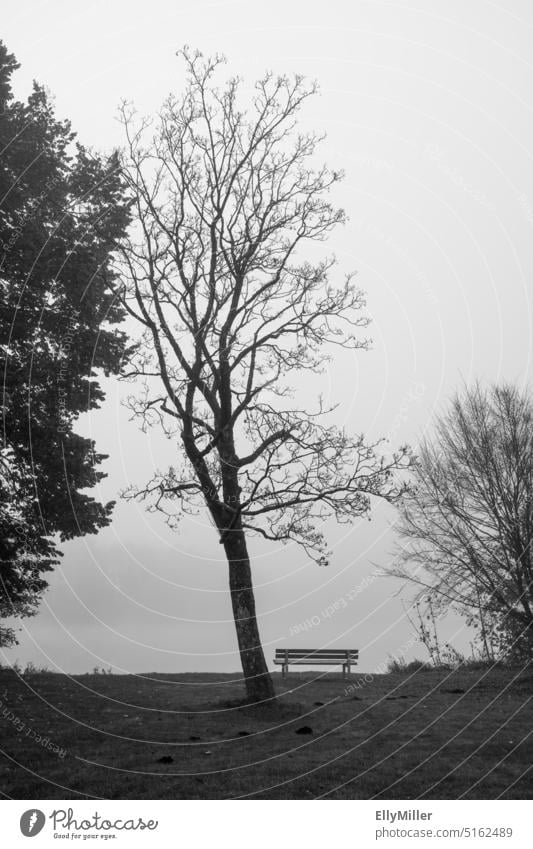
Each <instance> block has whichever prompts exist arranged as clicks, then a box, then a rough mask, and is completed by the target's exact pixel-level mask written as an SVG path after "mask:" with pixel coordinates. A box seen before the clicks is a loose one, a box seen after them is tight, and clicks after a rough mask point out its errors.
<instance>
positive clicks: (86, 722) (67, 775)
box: [0, 670, 533, 799]
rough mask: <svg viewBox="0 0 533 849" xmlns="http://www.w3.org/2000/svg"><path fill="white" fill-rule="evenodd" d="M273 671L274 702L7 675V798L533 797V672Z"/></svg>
mask: <svg viewBox="0 0 533 849" xmlns="http://www.w3.org/2000/svg"><path fill="white" fill-rule="evenodd" d="M274 678H275V681H276V688H277V691H278V693H279V695H280V697H281V698H279V699H278V701H277V703H275V704H270V705H264V706H259V707H248V706H246V705H244V704H243V703H242V698H243V688H242V685H241V684H240V683H239V682H238V681H236V680H234V676H233V677H232V676H219V675H146V676H118V675H80V676H75V677H70V678H69V677H66V676H63V675H54V674H50V673H48V674H46V673H45V674H42V673H32V674H25V675H24V676H22V677H20V676H17V675H16V674H15V673H14V672H12V671H10V670H0V738H1V739H0V746H1V749H2V755H1V756H0V758H1V759H0V790H1V791H2V793H3V794H4V796H6V797H11V798H16V799H24V798H26V799H31V798H49V799H53V798H72V799H76V798H91V797H96V798H108V799H116V798H134V799H142V798H161V799H168V798H172V799H176V798H177V799H180V798H187V799H197V798H202V799H205V798H206V799H213V798H239V797H246V798H261V799H311V798H316V797H327V798H336V799H346V798H361V799H363V798H365V799H368V798H383V799H394V798H404V799H415V798H426V799H432V798H436V799H439V798H440V799H457V798H466V799H476V798H496V797H501V798H508V799H510V798H514V799H516V798H521V799H523V798H531V790H532V783H533V782H532V778H533V774H532V772H531V764H532V763H533V746H532V742H531V736H530V735H531V731H532V729H533V711H532V710H531V697H532V694H533V674H532V671H531V670H530V671H529V672H528V671H522V672H519V671H518V670H514V671H513V670H493V671H490V672H487V671H475V672H473V671H455V672H436V671H431V672H418V673H415V674H411V675H409V674H401V673H394V674H389V675H376V676H375V677H372V676H366V678H365V677H364V676H362V675H359V676H357V675H353V676H351V679H350V681H349V682H345V681H343V680H342V677H341V676H340V675H336V674H321V673H318V672H316V671H315V674H314V675H312V674H309V673H305V674H299V673H298V672H294V673H291V674H290V675H289V676H288V678H287V679H285V680H282V679H281V677H280V676H279V675H275V676H274ZM347 688H348V689H347ZM301 729H307V732H306V733H302V732H301ZM299 731H300V733H298V732H299ZM39 737H40V738H41V739H40V740H39ZM58 748H59V749H61V750H62V751H60V752H58V751H57V750H58ZM54 749H55V751H54Z"/></svg>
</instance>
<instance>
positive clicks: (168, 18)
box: [2, 0, 533, 673]
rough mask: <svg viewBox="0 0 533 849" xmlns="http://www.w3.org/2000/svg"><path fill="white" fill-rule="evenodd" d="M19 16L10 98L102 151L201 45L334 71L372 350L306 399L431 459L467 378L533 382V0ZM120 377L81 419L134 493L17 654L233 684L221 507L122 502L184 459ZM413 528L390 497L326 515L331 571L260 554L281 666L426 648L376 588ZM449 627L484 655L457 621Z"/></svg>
mask: <svg viewBox="0 0 533 849" xmlns="http://www.w3.org/2000/svg"><path fill="white" fill-rule="evenodd" d="M2 23H3V27H2V38H3V39H4V41H5V43H6V45H7V47H8V49H9V50H10V51H11V52H13V53H15V55H16V57H17V59H18V61H19V62H20V63H21V66H22V67H21V69H20V70H19V71H17V72H16V74H15V76H14V93H15V96H16V97H19V98H23V97H24V96H25V95H27V93H28V92H29V90H30V87H31V82H32V79H33V78H36V79H37V80H38V81H39V82H40V83H42V84H45V85H46V86H48V87H49V88H50V91H51V92H52V93H53V95H54V96H55V104H56V113H57V116H58V117H59V118H65V117H67V118H69V119H71V121H72V125H73V129H74V130H75V131H76V132H77V133H78V135H79V138H80V141H82V142H83V143H84V144H87V145H89V146H92V147H94V148H96V149H98V150H110V149H111V148H113V147H116V146H120V145H121V144H122V143H123V137H122V128H121V127H120V125H119V123H118V121H117V107H118V105H119V102H120V101H121V99H122V98H126V99H128V100H132V101H134V103H135V104H136V106H137V108H138V110H139V112H140V113H153V112H155V111H157V109H158V107H159V106H160V104H161V103H162V101H163V100H164V98H165V97H166V96H167V94H168V93H169V92H171V91H179V90H180V88H181V87H182V85H183V81H184V78H183V67H182V64H181V63H180V61H179V59H178V58H177V57H176V55H175V53H176V50H178V49H179V48H180V47H181V46H182V45H183V44H185V43H187V44H189V45H191V46H192V47H193V48H196V47H198V48H199V49H201V50H202V51H203V52H204V53H206V54H212V53H215V52H220V53H224V54H225V55H226V56H227V58H228V71H229V72H230V73H232V74H239V75H241V76H242V77H243V78H244V80H245V83H246V85H247V86H248V85H249V86H252V85H253V82H254V81H255V79H256V78H257V77H259V76H261V75H262V74H263V72H264V71H265V70H266V69H272V70H273V71H274V72H275V73H293V72H298V73H302V74H304V75H305V76H307V77H310V78H312V79H317V80H318V82H319V84H320V89H321V94H320V95H319V96H317V97H314V98H312V99H311V100H309V101H307V105H306V106H305V108H304V111H303V113H302V119H301V126H302V128H303V129H314V130H316V131H318V132H322V131H323V132H326V133H327V139H326V140H325V141H324V142H323V144H322V146H321V151H320V152H321V155H322V157H323V159H324V161H326V162H327V163H328V164H329V165H330V167H332V168H336V169H344V171H345V172H346V178H345V180H344V182H343V183H342V184H341V185H340V187H339V188H338V189H336V191H335V195H334V196H333V198H332V200H333V201H334V202H335V203H337V204H338V205H341V206H343V207H344V208H345V209H346V211H347V213H348V215H349V222H348V224H347V226H346V227H344V228H342V229H341V230H339V231H337V232H336V234H335V235H334V236H333V237H332V238H331V239H330V240H329V241H328V242H327V243H326V244H325V245H324V252H327V253H329V252H331V251H334V252H335V253H336V254H337V257H338V260H339V268H338V274H339V276H340V275H342V274H343V272H346V271H350V270H353V269H356V270H357V271H358V278H357V280H358V284H359V286H360V287H361V288H362V289H364V290H365V291H366V293H367V308H366V313H367V315H369V316H370V317H371V319H372V323H371V325H370V327H369V328H368V335H370V336H371V337H372V339H373V345H372V348H371V350H370V351H368V352H364V351H355V352H348V351H334V352H333V357H334V358H333V360H332V362H331V363H329V364H328V367H327V369H326V371H325V373H324V375H323V376H322V380H321V381H319V382H317V381H316V380H315V379H314V378H313V379H312V380H310V379H309V377H306V379H305V381H304V382H303V383H302V385H301V386H300V389H299V396H298V397H299V398H301V399H302V401H303V402H304V404H308V405H309V406H310V407H311V406H312V404H313V400H314V399H315V398H316V396H317V393H318V391H322V392H323V394H324V398H325V400H326V401H328V402H331V403H333V402H338V403H339V408H338V411H337V416H336V421H337V422H338V423H339V424H343V425H344V426H345V427H346V429H347V430H348V431H350V432H355V433H359V432H363V433H364V434H365V435H366V436H367V438H368V439H369V440H373V439H376V438H378V437H380V436H385V437H387V438H388V439H389V440H390V443H389V450H394V449H395V448H397V447H398V446H399V445H400V444H402V443H405V442H408V443H410V444H411V445H412V446H413V448H414V449H415V450H416V445H417V443H418V442H419V440H420V438H421V437H422V436H423V435H424V434H426V433H430V432H431V422H432V418H433V416H434V414H435V413H436V412H439V411H441V410H442V409H443V407H444V406H445V405H446V403H447V401H448V399H449V397H450V395H451V394H452V393H453V392H454V390H455V389H457V388H459V387H460V386H461V385H463V384H464V383H466V384H469V383H471V382H472V381H473V380H474V379H476V378H479V379H481V380H482V381H486V382H493V381H501V380H509V381H512V382H514V383H516V384H517V385H518V386H519V387H520V388H523V387H525V386H527V385H529V384H530V377H531V320H532V311H531V301H530V289H531V283H530V281H531V279H532V271H533V268H532V265H533V238H532V237H533V164H532V156H531V151H532V150H533V121H532V120H531V118H532V107H531V95H530V92H531V91H532V90H533V67H532V64H531V62H530V61H529V56H530V52H531V51H530V45H531V36H532V31H533V8H531V7H530V6H529V4H528V3H526V2H523V0H513V2H511V0H506V2H502V3H498V4H495V3H491V2H483V1H482V0H470V2H469V3H468V4H464V3H462V2H458V1H457V0H453V1H452V2H444V0H434V2H432V3H431V4H428V3H427V2H426V0H410V2H409V3H404V2H387V3H386V2H377V0H370V2H361V0H356V2H347V0H344V1H343V2H340V0H332V2H330V3H328V4H324V3H319V2H300V0H292V2H291V3H281V2H279V0H273V1H272V2H271V3H270V4H268V7H265V6H264V4H250V3H245V2H222V0H218V2H212V3H198V2H195V3H185V2H171V0H152V2H151V3H150V4H141V3H140V2H125V0H118V1H117V0H115V2H113V3H111V4H109V3H107V4H106V3H103V2H89V3H87V4H84V5H83V6H82V5H79V4H72V3H68V2H66V0H65V2H59V0H53V1H52V2H35V0H30V1H29V2H26V3H24V4H21V3H15V2H11V0H5V2H4V3H3V21H2ZM363 332H364V331H363ZM319 384H320V385H319ZM102 386H103V387H104V388H105V390H106V392H107V401H106V403H105V405H104V406H103V407H102V408H101V409H100V410H97V411H93V412H92V413H91V414H90V415H87V416H85V417H83V418H82V419H81V420H80V422H79V425H78V427H77V428H76V430H77V431H78V432H80V433H83V434H84V435H90V436H91V437H92V438H94V439H95V440H96V447H97V450H98V451H100V452H102V453H107V454H109V459H108V460H107V461H106V462H105V464H104V465H103V467H102V468H103V470H105V471H106V472H107V473H108V477H107V478H106V479H105V481H103V483H102V485H101V486H100V488H99V490H98V491H97V488H95V489H94V490H93V491H92V492H91V494H92V495H94V496H95V497H97V498H98V499H99V500H104V501H105V500H108V499H113V498H117V506H116V508H115V513H114V520H113V523H112V525H111V526H110V527H108V528H105V529H104V530H103V531H101V532H100V533H99V534H98V535H96V536H87V537H84V538H80V539H77V540H75V541H73V542H70V543H68V544H66V545H64V546H63V551H64V558H63V560H62V563H61V564H60V566H59V567H57V568H56V570H55V571H54V572H53V573H51V575H50V580H49V583H50V587H49V589H48V591H47V592H46V593H45V596H44V599H43V602H42V604H41V607H40V611H39V613H38V614H37V616H35V617H33V618H30V619H26V620H22V621H19V622H17V626H18V627H21V628H22V631H21V632H20V645H19V646H15V647H14V648H12V649H10V650H7V651H5V657H6V659H8V660H9V661H14V660H16V659H18V660H19V662H21V663H23V664H24V663H27V662H28V661H32V662H34V663H35V664H37V665H46V666H48V667H49V668H50V669H56V670H59V671H65V672H72V673H74V672H83V671H89V670H90V671H92V669H93V668H94V667H96V666H98V667H105V668H107V667H112V668H113V670H114V671H115V672H122V671H124V672H148V671H156V670H157V671H173V672H180V671H216V670H221V671H235V670H237V669H239V665H240V664H239V656H238V652H237V646H236V639H235V632H234V623H233V617H232V612H231V604H230V598H229V593H228V591H227V566H226V564H225V558H224V553H223V551H222V550H220V546H219V544H218V538H217V534H216V533H215V531H214V529H213V528H212V527H211V525H210V524H209V522H208V519H207V516H206V514H204V513H201V514H199V515H198V516H196V517H193V518H184V519H183V521H182V523H181V529H180V532H179V533H174V532H172V531H171V530H169V529H168V528H167V526H166V525H165V523H164V519H163V517H162V516H160V515H157V514H152V513H147V512H146V510H145V507H144V505H143V504H142V503H132V502H127V503H126V502H124V501H121V500H120V498H119V497H118V493H119V491H120V490H122V489H124V488H126V487H127V486H128V485H129V484H131V483H138V484H141V483H143V482H144V481H147V480H148V479H149V478H150V477H151V475H152V473H153V471H154V469H156V468H164V467H165V466H166V465H168V464H170V463H174V464H176V461H177V454H176V450H175V447H174V445H173V444H172V443H170V442H168V441H167V440H166V439H165V438H164V436H163V435H162V433H161V431H159V430H158V429H153V430H151V431H150V432H149V433H148V434H143V433H141V432H140V430H139V429H138V426H137V423H136V422H132V421H129V417H130V413H129V411H128V410H127V409H125V408H124V407H123V406H122V404H121V401H122V400H123V399H124V398H125V397H126V396H127V395H128V394H130V393H131V392H132V391H133V387H132V386H131V385H128V384H118V383H117V382H116V380H114V379H110V380H105V379H103V380H102ZM304 404H302V406H303V405H304ZM395 519H396V515H395V511H394V510H393V509H392V508H390V507H389V506H387V505H386V504H384V503H379V502H376V503H375V505H374V510H373V513H372V521H371V522H368V521H366V520H359V521H357V522H355V523H354V524H353V525H350V526H337V525H335V523H331V525H328V527H327V536H328V540H329V543H330V546H331V549H332V551H333V556H332V558H331V562H330V565H329V566H328V567H324V568H321V567H319V566H317V565H316V564H315V563H314V562H312V561H310V560H309V559H308V558H307V557H306V555H305V552H304V551H303V550H301V549H299V548H298V547H297V546H296V545H292V544H291V545H287V546H280V545H278V544H275V543H271V544H266V543H261V542H260V541H258V540H255V539H254V540H253V541H251V545H250V553H251V555H252V563H253V574H254V582H255V592H256V602H257V609H258V617H259V626H260V630H261V634H262V637H263V643H264V648H265V652H266V657H267V660H268V661H269V663H270V662H271V660H272V657H273V655H274V649H275V648H276V647H278V648H279V647H305V648H319V647H326V646H337V647H339V648H358V649H359V651H360V658H361V659H360V667H359V668H360V669H361V670H362V671H372V670H374V669H376V668H378V667H379V666H380V664H382V663H384V662H386V661H387V657H388V656H389V655H394V654H398V653H400V654H405V657H406V658H407V659H410V658H412V657H414V656H419V657H422V658H424V659H425V650H424V649H423V647H422V646H421V645H419V644H416V643H415V642H414V637H413V631H412V628H411V626H410V624H409V622H408V620H407V618H406V616H405V611H404V607H403V606H402V599H403V600H404V604H405V602H407V601H408V600H409V599H410V598H412V596H413V589H412V588H409V587H407V588H405V590H404V591H403V592H402V594H401V595H398V593H399V591H400V590H401V584H400V583H399V582H398V581H396V580H393V579H390V578H386V577H379V578H376V577H374V576H375V575H376V574H377V573H378V572H379V571H381V570H383V569H384V568H386V567H387V565H388V564H389V563H390V562H391V559H392V553H393V548H394V543H395V534H394V527H393V526H394V522H395ZM306 621H308V624H307V630H305V624H304V623H306ZM302 626H303V627H302ZM441 635H442V637H443V639H450V641H451V642H452V643H453V644H454V646H455V647H456V648H457V649H459V650H464V649H465V648H466V649H468V642H469V639H470V635H469V633H468V632H467V629H466V628H465V627H464V623H463V622H462V621H461V620H459V619H458V618H455V617H450V619H449V621H447V622H446V623H444V624H443V626H442V630H441ZM270 665H271V663H270Z"/></svg>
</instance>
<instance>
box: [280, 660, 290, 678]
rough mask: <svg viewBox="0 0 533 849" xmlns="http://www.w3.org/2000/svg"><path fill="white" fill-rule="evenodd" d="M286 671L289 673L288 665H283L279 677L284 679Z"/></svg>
mask: <svg viewBox="0 0 533 849" xmlns="http://www.w3.org/2000/svg"><path fill="white" fill-rule="evenodd" d="M288 671H289V665H288V664H285V663H284V664H283V666H282V667H281V677H282V678H285V676H286V674H287V672H288Z"/></svg>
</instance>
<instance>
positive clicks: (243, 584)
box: [224, 528, 275, 702]
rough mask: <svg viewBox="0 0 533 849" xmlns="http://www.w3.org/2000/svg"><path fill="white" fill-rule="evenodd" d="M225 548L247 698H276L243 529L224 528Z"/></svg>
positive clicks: (258, 700) (256, 699) (255, 699)
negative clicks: (258, 615) (257, 609)
mask: <svg viewBox="0 0 533 849" xmlns="http://www.w3.org/2000/svg"><path fill="white" fill-rule="evenodd" d="M224 550H225V552H226V555H227V558H228V564H229V585H230V592H231V604H232V607H233V617H234V619H235V629H236V631H237V642H238V645H239V652H240V655H241V663H242V670H243V673H244V679H245V683H246V692H247V694H248V697H249V698H250V699H251V700H252V701H254V702H260V701H264V700H266V699H273V698H275V692H274V685H273V683H272V678H271V677H270V673H269V671H268V668H267V665H266V661H265V655H264V653H263V647H262V645H261V639H260V637H259V629H258V627H257V619H256V615H255V599H254V590H253V586H252V570H251V568H250V558H249V557H248V550H247V548H246V538H245V535H244V531H243V530H242V528H232V529H231V530H229V531H226V538H225V540H224Z"/></svg>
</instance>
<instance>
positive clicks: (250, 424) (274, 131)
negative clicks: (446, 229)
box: [117, 49, 407, 699]
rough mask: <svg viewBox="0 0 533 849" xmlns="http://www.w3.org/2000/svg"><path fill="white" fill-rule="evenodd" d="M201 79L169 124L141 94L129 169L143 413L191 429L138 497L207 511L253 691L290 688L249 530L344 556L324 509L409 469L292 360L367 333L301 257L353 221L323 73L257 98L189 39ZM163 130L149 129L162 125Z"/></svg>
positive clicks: (350, 508)
mask: <svg viewBox="0 0 533 849" xmlns="http://www.w3.org/2000/svg"><path fill="white" fill-rule="evenodd" d="M182 55H183V57H184V59H185V62H186V68H187V74H188V76H187V84H186V87H185V90H184V93H183V95H182V96H181V97H179V98H176V97H169V99H168V100H167V101H166V102H165V104H164V106H163V108H162V110H161V112H160V115H159V118H158V120H157V121H156V122H151V121H148V120H140V121H138V120H137V119H136V117H135V114H134V112H133V111H132V110H131V108H130V107H127V106H124V108H123V111H122V116H123V121H124V125H125V130H126V136H127V150H126V153H125V155H124V169H125V172H126V175H127V179H128V181H129V184H130V187H131V189H132V194H133V197H134V208H133V209H134V221H135V224H134V227H133V229H132V232H131V237H130V239H129V241H128V242H127V243H126V244H125V245H124V247H123V250H122V253H121V257H122V258H121V265H122V268H121V271H122V279H123V286H122V288H121V289H120V290H117V295H118V296H119V297H120V298H121V300H122V302H123V303H124V305H125V306H126V308H127V309H128V311H129V313H130V315H132V316H134V317H135V319H137V321H139V322H140V324H141V325H142V326H143V339H142V344H141V346H140V348H139V350H138V355H137V358H136V360H135V362H134V367H133V369H132V370H131V371H129V372H128V376H130V377H133V378H134V379H137V378H138V377H139V375H141V376H143V377H144V378H146V380H145V381H144V391H143V393H142V396H141V397H137V398H135V399H133V400H132V402H131V403H132V408H133V410H134V412H135V413H136V414H137V415H139V416H141V417H142V419H143V422H144V424H145V425H146V426H148V425H150V424H152V423H153V422H154V421H156V420H157V421H159V422H161V424H162V425H163V428H164V429H165V431H166V432H167V435H170V436H172V435H174V434H177V435H179V438H180V439H181V449H182V452H181V454H182V457H183V460H184V462H182V464H181V465H180V467H179V469H178V468H174V467H173V468H170V469H169V470H168V471H166V472H165V473H162V474H157V475H156V476H155V477H154V479H153V480H152V481H151V482H150V483H149V484H148V485H147V486H146V487H144V488H143V489H141V490H134V491H133V492H132V493H131V495H132V496H134V497H141V498H148V499H150V503H151V505H152V507H155V508H156V509H159V510H162V511H164V512H165V513H166V514H167V516H168V518H169V520H170V521H174V520H175V519H176V516H177V515H178V513H179V512H183V511H185V512H188V511H195V510H197V509H198V507H199V505H201V504H203V505H204V506H205V505H207V509H208V511H209V514H210V516H211V518H212V521H213V523H214V525H215V527H216V529H217V532H218V534H219V540H220V543H221V544H222V545H223V546H224V551H225V554H226V557H227V561H228V564H229V584H230V591H231V600H232V606H233V614H234V618H235V625H236V630H237V639H238V645H239V650H240V654H241V660H242V666H243V671H244V676H245V680H246V685H247V691H248V695H249V696H250V697H252V698H254V699H264V698H271V697H272V696H273V695H274V690H273V686H272V681H271V678H270V675H269V673H268V669H267V665H266V663H265V659H264V655H263V650H262V647H261V642H260V637H259V631H258V627H257V621H256V611H255V602H254V594H253V589H252V577H251V569H250V560H249V555H248V549H247V536H248V535H249V534H257V535H260V536H261V537H264V538H265V539H268V540H283V541H289V540H293V541H295V542H297V543H300V544H301V545H303V546H304V547H305V549H306V551H307V552H308V553H309V554H310V555H311V556H313V557H315V558H317V559H322V560H324V559H325V558H326V549H325V544H324V539H323V536H322V534H321V532H320V530H318V529H317V523H319V522H321V521H322V520H323V519H325V518H326V517H328V516H335V517H336V518H337V519H338V520H339V521H351V520H353V519H354V517H357V516H361V515H363V514H366V513H367V512H368V511H369V509H370V497H371V496H372V495H379V496H383V497H385V498H393V497H395V496H396V495H397V493H398V486H397V484H395V483H394V481H393V479H392V473H393V471H394V470H395V469H396V468H397V467H399V466H401V465H402V464H403V462H404V460H405V458H406V456H407V452H406V450H402V451H401V452H400V453H399V454H398V455H397V456H394V457H393V458H391V459H390V460H389V461H388V462H386V461H385V460H384V459H381V458H380V457H378V456H377V453H376V446H377V443H376V444H373V445H367V444H365V443H364V441H363V438H362V437H356V438H351V437H349V436H347V435H346V434H345V433H344V432H343V431H342V430H340V429H339V428H337V427H335V426H333V425H327V424H326V423H325V422H326V421H327V418H326V417H327V414H328V412H331V411H328V410H326V409H324V407H323V406H322V404H321V403H319V404H318V405H317V409H316V411H314V412H309V411H308V410H307V409H302V408H301V407H298V406H294V405H293V402H292V401H291V398H292V392H291V390H290V389H289V387H288V386H287V385H286V384H285V377H286V375H288V373H291V372H294V373H297V372H301V371H307V372H309V371H310V372H319V371H320V370H321V368H322V367H323V365H324V362H325V359H326V357H325V354H324V351H323V348H324V346H325V345H328V344H331V345H341V346H345V347H350V348H360V347H364V346H365V345H366V343H365V342H364V341H363V340H360V339H358V338H357V336H356V335H355V331H356V330H357V329H358V328H360V327H364V326H365V325H366V324H367V319H366V318H364V317H362V316H361V315H360V314H359V311H360V309H361V307H362V306H363V305H364V302H363V297H362V294H361V292H360V291H359V290H358V289H356V288H355V287H354V285H353V280H352V275H349V276H347V277H346V279H345V280H344V282H343V283H342V284H341V285H340V287H337V288H334V287H333V286H332V285H331V284H330V282H329V277H330V272H331V271H332V269H333V266H334V263H335V260H334V258H333V257H329V258H326V259H318V260H315V261H311V260H309V259H307V260H305V259H302V258H301V257H299V249H300V248H301V246H302V245H304V244H305V243H309V242H321V241H323V240H324V239H325V238H326V237H327V235H328V234H329V233H330V231H331V230H332V229H333V228H334V227H335V226H336V225H337V224H341V223H343V222H344V220H345V215H344V212H343V211H342V210H338V209H335V208H334V207H333V206H332V205H331V203H330V202H329V200H328V192H329V190H330V188H331V187H332V186H333V185H334V184H335V183H336V182H337V181H338V180H340V179H341V175H340V174H339V173H337V172H332V171H329V170H328V169H327V168H326V167H318V168H313V167H312V159H313V156H314V154H315V149H316V146H317V143H318V142H319V140H320V139H319V138H318V137H317V136H316V135H315V134H302V133H298V132H297V131H296V115H297V113H298V110H299V109H300V107H301V106H302V104H303V102H304V101H305V100H306V98H308V97H309V96H310V95H312V94H313V93H314V91H315V87H314V86H311V87H306V86H305V85H304V82H303V79H302V78H301V77H298V76H297V77H295V78H294V79H289V78H287V77H278V78H276V77H274V76H273V75H272V74H271V73H268V74H266V76H265V77H263V79H261V80H259V81H258V82H257V83H256V84H255V88H254V91H253V94H252V96H251V97H250V102H249V104H248V110H247V111H244V110H243V109H242V108H241V106H240V105H239V104H240V94H239V88H240V83H239V80H238V79H235V78H233V79H229V80H228V81H226V82H225V83H224V85H223V87H222V88H218V87H217V86H216V85H215V82H214V79H213V78H214V76H215V75H216V74H217V73H219V72H220V71H221V65H222V64H223V62H224V60H223V58H222V57H218V56H217V57H215V58H214V59H204V58H203V56H202V54H200V53H198V52H196V53H191V52H189V51H188V50H187V49H185V50H184V51H183V53H182ZM146 140H147V141H146Z"/></svg>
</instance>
